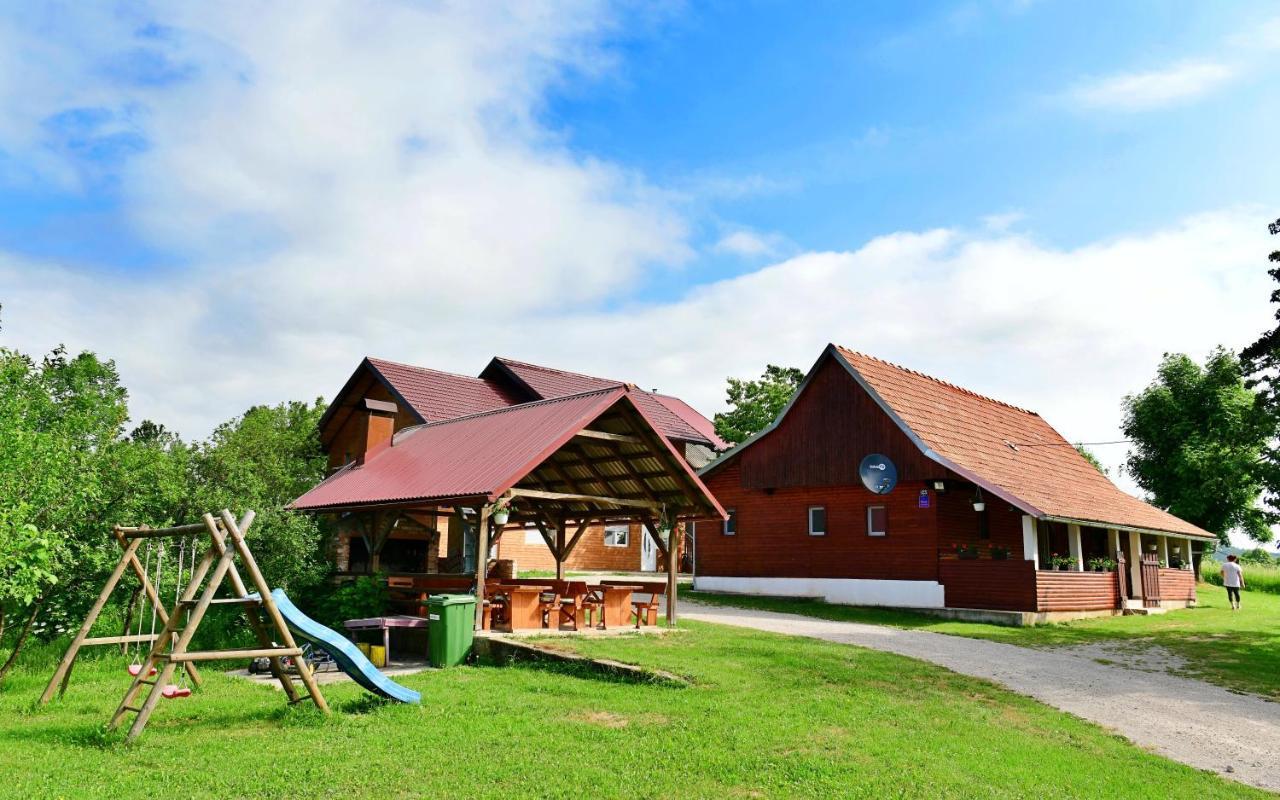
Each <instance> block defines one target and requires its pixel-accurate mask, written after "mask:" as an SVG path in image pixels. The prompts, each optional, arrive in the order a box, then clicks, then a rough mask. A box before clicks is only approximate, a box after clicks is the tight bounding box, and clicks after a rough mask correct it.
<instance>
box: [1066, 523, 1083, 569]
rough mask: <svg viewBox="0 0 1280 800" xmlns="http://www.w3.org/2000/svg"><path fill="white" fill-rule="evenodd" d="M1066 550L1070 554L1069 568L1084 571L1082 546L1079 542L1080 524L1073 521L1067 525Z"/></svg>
mask: <svg viewBox="0 0 1280 800" xmlns="http://www.w3.org/2000/svg"><path fill="white" fill-rule="evenodd" d="M1067 552H1068V554H1069V555H1070V556H1071V568H1072V569H1074V570H1075V571H1076V572H1084V547H1083V546H1082V545H1081V542H1080V526H1079V525H1076V524H1075V523H1071V524H1069V525H1067Z"/></svg>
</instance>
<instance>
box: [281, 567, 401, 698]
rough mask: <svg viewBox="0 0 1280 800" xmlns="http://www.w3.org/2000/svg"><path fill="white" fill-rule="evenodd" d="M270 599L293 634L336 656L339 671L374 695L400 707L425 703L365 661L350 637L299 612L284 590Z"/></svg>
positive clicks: (371, 663) (367, 660)
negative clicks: (405, 704) (394, 701)
mask: <svg viewBox="0 0 1280 800" xmlns="http://www.w3.org/2000/svg"><path fill="white" fill-rule="evenodd" d="M271 598H272V599H273V600H275V601H276V607H277V608H279V609H280V614H281V615H282V616H283V617H284V621H285V622H286V623H288V625H289V628H290V629H291V630H292V631H293V632H294V634H295V635H297V636H298V637H300V638H302V639H305V640H307V641H308V642H310V643H311V645H312V646H313V647H323V648H324V649H325V651H326V652H327V653H329V655H331V656H333V660H334V661H335V662H337V664H338V667H339V668H340V669H341V670H342V671H343V672H345V673H347V674H348V675H350V676H351V679H352V680H354V681H355V682H356V683H358V684H360V685H361V686H363V687H364V688H365V689H368V690H369V691H371V692H373V693H374V694H380V695H382V696H383V697H386V698H388V699H390V700H399V701H400V702H401V703H417V702H420V701H421V700H422V695H420V694H418V693H417V692H415V691H414V690H412V689H406V688H405V687H403V686H401V685H400V684H398V683H396V682H395V681H393V680H391V679H390V678H388V677H387V676H386V675H383V674H382V673H381V672H379V671H378V668H377V667H375V666H374V665H373V662H372V661H370V660H369V659H367V658H365V657H364V654H363V653H361V652H360V650H359V648H357V647H356V646H355V645H354V644H352V643H351V641H350V640H349V639H347V637H345V636H343V635H342V634H340V633H338V632H337V631H335V630H333V629H332V628H326V627H325V626H323V625H321V624H320V623H319V622H316V621H315V620H313V619H312V618H311V617H308V616H307V615H306V614H303V613H302V612H301V611H299V610H298V607H297V606H295V605H294V604H293V601H291V600H290V599H289V596H288V595H287V594H285V593H284V589H276V590H275V591H273V592H272V593H271Z"/></svg>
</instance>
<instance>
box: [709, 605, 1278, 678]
mask: <svg viewBox="0 0 1280 800" xmlns="http://www.w3.org/2000/svg"><path fill="white" fill-rule="evenodd" d="M1198 593H1199V597H1200V604H1199V606H1198V607H1197V608H1192V609H1181V610H1177V611H1169V612H1168V613H1166V614H1158V615H1152V616H1129V617H1096V618H1093V619H1083V620H1076V621H1073V622H1064V623H1058V624H1054V625H1037V626H1034V627H1025V628H1012V627H1005V626H1001V625H987V624H981V623H974V622H957V621H954V620H942V619H938V618H936V617H930V616H928V615H925V614H916V613H911V612H908V611H895V610H889V609H880V608H859V607H852V606H838V605H829V604H827V603H823V602H821V601H817V600H798V599H788V598H772V597H746V596H742V595H722V594H711V593H707V592H688V593H686V595H685V596H686V597H688V598H690V599H692V600H696V601H698V602H702V603H709V604H718V605H730V606H738V607H743V608H761V609H766V610H770V611H784V612H790V613H793V614H803V615H805V616H811V617H820V618H822V619H834V620H845V621H850V622H867V623H872V624H877V625H891V626H894V627H899V628H915V629H920V630H929V631H935V632H937V633H947V634H952V635H956V636H969V637H973V638H976V639H991V640H994V641H999V642H1007V643H1009V644H1018V645H1025V646H1028V647H1055V646H1058V647H1060V646H1069V645H1077V644H1088V643H1093V642H1107V643H1114V644H1118V645H1124V646H1132V647H1144V646H1147V645H1159V646H1161V647H1164V648H1167V649H1168V650H1169V651H1170V652H1172V653H1173V654H1174V655H1177V656H1180V657H1181V658H1183V659H1185V660H1186V667H1185V669H1184V670H1183V672H1185V673H1186V674H1188V675H1192V676H1195V677H1199V678H1203V679H1204V680H1208V681H1211V682H1213V683H1217V684H1219V685H1221V686H1225V687H1227V688H1230V689H1235V690H1238V691H1244V692H1252V693H1255V694H1260V695H1263V696H1264V697H1270V698H1273V699H1277V700H1280V678H1277V676H1278V675H1280V595H1275V594H1270V593H1265V592H1256V591H1245V592H1244V599H1243V602H1242V604H1241V605H1242V607H1243V608H1242V610H1241V611H1238V612H1234V611H1232V610H1231V609H1230V607H1229V606H1228V605H1227V599H1226V595H1225V590H1223V589H1221V588H1219V587H1217V586H1205V585H1203V584H1202V585H1201V586H1200V587H1199V590H1198Z"/></svg>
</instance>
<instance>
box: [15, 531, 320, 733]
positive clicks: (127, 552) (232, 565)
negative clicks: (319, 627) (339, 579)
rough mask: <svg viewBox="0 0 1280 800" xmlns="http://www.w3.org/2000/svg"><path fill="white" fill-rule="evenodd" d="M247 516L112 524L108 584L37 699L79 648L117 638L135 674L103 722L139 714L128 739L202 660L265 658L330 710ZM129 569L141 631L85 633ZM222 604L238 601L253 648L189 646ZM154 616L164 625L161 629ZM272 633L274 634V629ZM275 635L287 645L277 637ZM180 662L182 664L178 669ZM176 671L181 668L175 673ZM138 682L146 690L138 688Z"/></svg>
mask: <svg viewBox="0 0 1280 800" xmlns="http://www.w3.org/2000/svg"><path fill="white" fill-rule="evenodd" d="M253 518H254V512H252V511H249V512H247V513H246V514H245V515H244V517H243V518H242V519H241V520H240V522H239V523H237V522H236V520H235V518H234V517H233V516H231V512H230V511H227V510H226V509H223V511H222V512H221V514H220V515H219V517H217V518H215V517H214V516H213V515H212V514H205V515H204V517H203V522H200V523H196V524H193V525H179V526H177V527H173V528H148V527H145V526H143V527H133V528H126V527H121V526H119V525H117V526H116V527H115V528H114V529H113V531H112V533H113V535H114V536H115V539H116V542H117V543H118V544H119V545H120V547H121V548H122V549H123V550H124V553H123V554H122V555H121V557H120V561H119V562H118V563H117V564H116V567H115V569H114V570H113V571H112V573H111V576H110V577H109V578H108V579H107V582H106V585H105V586H103V588H102V592H101V593H100V594H99V595H98V599H97V601H96V602H95V603H94V604H93V606H92V607H91V608H90V609H89V613H88V615H87V616H86V617H85V620H84V623H83V624H82V625H81V626H80V630H79V631H78V632H77V633H76V635H75V638H74V639H72V640H71V645H70V646H69V647H68V648H67V652H66V653H65V654H63V656H62V660H61V661H60V662H59V663H58V668H57V670H55V671H54V673H53V677H51V678H50V679H49V685H48V686H46V687H45V690H44V694H42V695H41V696H40V704H41V705H44V704H46V703H48V702H49V701H50V700H51V699H53V695H54V693H55V692H57V693H58V694H59V696H61V695H62V694H63V693H65V692H66V690H67V685H68V683H70V681H71V668H72V667H73V666H74V664H75V660H76V656H77V655H79V653H80V648H82V647H85V646H93V645H121V646H123V647H124V648H125V654H126V655H128V654H129V652H130V650H132V653H133V658H132V661H131V662H130V664H129V665H128V667H127V671H128V673H129V675H131V676H132V678H133V680H132V682H131V683H130V685H129V688H128V689H127V690H126V691H125V693H124V698H123V699H122V700H121V701H120V705H119V706H117V708H116V711H115V713H114V714H113V715H112V716H111V722H110V723H109V724H108V726H107V728H108V730H115V729H116V728H118V727H119V726H120V724H121V723H122V722H123V721H124V719H125V718H126V717H127V716H128V715H129V714H135V715H136V716H135V717H134V719H133V724H132V725H131V726H130V728H129V733H128V739H129V740H133V739H135V738H137V737H138V735H140V734H141V733H142V730H143V728H145V727H146V725H147V720H148V719H150V717H151V713H152V712H153V711H154V710H155V707H156V705H157V704H158V703H159V701H160V699H161V698H165V699H177V698H183V697H189V696H190V695H191V692H192V686H195V687H199V686H200V685H201V679H200V671H199V670H198V669H197V668H196V664H195V662H198V661H215V660H222V659H242V658H250V659H253V658H266V659H268V663H269V664H270V669H271V674H272V675H273V676H275V678H276V679H277V680H279V681H280V685H281V686H282V687H283V688H284V691H285V695H286V697H287V698H288V701H289V704H290V705H295V704H297V703H301V702H305V701H307V700H310V701H311V702H312V703H313V704H315V706H316V708H318V709H320V710H321V711H322V712H324V713H326V714H327V713H329V705H328V703H326V702H325V699H324V696H323V695H322V694H321V693H320V687H319V686H318V685H317V684H316V681H315V676H314V675H313V674H312V671H311V668H310V667H309V665H308V664H307V663H306V659H304V658H302V655H303V652H302V649H301V648H299V647H298V645H297V643H296V642H295V641H294V638H293V634H292V633H291V632H290V630H289V627H288V625H287V624H286V623H285V620H284V617H283V616H282V615H281V614H280V609H279V608H278V607H277V606H276V604H275V601H274V600H273V599H272V597H271V589H270V588H269V587H268V586H267V582H266V580H265V579H264V578H263V577H262V572H261V571H260V570H259V569H258V564H257V561H255V560H254V558H253V553H252V552H250V551H249V547H248V545H246V544H245V541H244V532H245V531H247V530H248V529H249V526H250V525H252V524H253ZM202 534H207V535H208V539H209V545H208V547H206V548H205V549H204V551H203V553H202V554H201V555H200V557H199V559H197V557H196V556H197V552H198V551H199V550H200V547H199V545H198V542H199V541H200V539H202V538H203V536H202ZM171 540H177V542H176V548H177V551H178V555H177V567H176V573H175V575H174V576H173V578H172V581H173V598H174V599H173V606H172V607H171V608H166V607H165V605H164V602H163V600H162V597H161V592H163V591H165V589H166V586H165V580H166V578H165V571H164V560H165V549H166V547H169V548H172V547H174V546H175V544H174V543H173V542H172V541H171ZM144 542H145V543H146V548H145V550H144V551H143V558H142V559H141V560H139V558H138V550H139V549H141V547H142V544H143V543H144ZM153 555H154V561H153V560H152V556H153ZM237 556H238V557H239V561H240V565H241V567H243V569H244V571H245V572H246V573H247V574H248V576H249V579H250V581H251V583H252V584H253V588H254V590H255V593H253V594H250V592H249V589H248V587H247V586H246V585H245V582H244V580H243V579H242V578H241V576H240V569H239V568H237V566H236V557H237ZM128 569H132V570H133V573H134V574H135V575H136V576H137V578H138V581H139V582H140V583H141V584H142V594H141V596H140V603H141V608H140V610H139V613H138V624H137V633H129V632H128V631H126V632H125V633H124V635H121V636H95V637H91V636H89V632H90V630H91V629H92V628H93V625H94V623H95V622H96V621H97V619H98V616H99V615H100V614H101V613H102V609H103V608H104V607H105V606H106V604H107V601H108V600H109V599H110V598H111V595H112V593H113V592H114V591H115V589H116V587H117V586H118V585H119V583H120V580H121V578H122V577H123V576H124V574H125V571H126V570H128ZM184 572H185V578H186V579H185V582H184V580H183V576H184ZM206 578H207V579H208V580H207V581H206ZM224 580H230V583H231V589H232V593H231V595H230V596H226V597H215V595H216V593H217V591H218V589H219V587H220V586H221V585H222V583H223V581H224ZM202 586H203V589H202V588H201V587H202ZM197 594H198V595H199V596H198V597H197ZM221 604H234V605H239V606H241V607H243V609H244V612H245V616H246V617H247V618H248V621H249V626H250V627H251V628H252V629H253V632H254V634H255V635H256V637H257V639H258V643H259V645H260V647H259V648H257V649H249V650H244V649H240V650H190V649H188V648H189V646H190V644H191V640H192V638H193V637H194V636H195V633H196V630H197V629H198V628H199V626H200V622H201V620H202V619H204V615H205V612H207V611H208V609H209V606H211V605H221ZM147 605H150V606H151V631H150V633H143V631H142V629H143V625H144V619H143V618H144V616H145V610H146V606H147ZM264 616H265V618H266V619H265V621H264V619H263V617H264ZM157 622H159V623H160V630H159V631H158V632H157V630H156V623H157ZM272 632H274V633H275V634H276V635H275V636H274V637H273V636H272ZM275 641H280V642H283V643H284V644H283V645H277V644H275ZM144 643H149V645H150V647H149V649H148V651H147V654H146V656H145V657H143V656H142V645H143V644H144ZM131 645H132V648H131V647H130V646H131ZM283 658H292V660H293V665H294V667H295V669H296V670H297V673H298V678H299V679H300V680H301V681H302V684H303V687H304V688H305V689H306V693H305V694H299V693H298V690H297V688H296V687H295V686H294V683H293V679H292V678H291V677H290V675H289V673H288V671H287V670H286V669H285V666H284V664H283V663H282V661H281V659H283ZM179 668H181V670H180V671H179ZM175 671H178V675H177V677H176V679H175V675H174V673H175ZM144 687H150V688H148V689H144ZM144 691H145V693H146V696H145V698H143V699H142V701H141V703H140V704H138V698H139V696H140V695H141V694H142V693H143V692H144Z"/></svg>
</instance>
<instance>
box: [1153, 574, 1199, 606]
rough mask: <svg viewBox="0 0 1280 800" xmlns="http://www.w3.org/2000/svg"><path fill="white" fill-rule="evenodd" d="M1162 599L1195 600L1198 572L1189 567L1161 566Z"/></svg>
mask: <svg viewBox="0 0 1280 800" xmlns="http://www.w3.org/2000/svg"><path fill="white" fill-rule="evenodd" d="M1160 599H1162V600H1195V599H1196V574H1195V573H1194V572H1192V571H1191V570H1189V569H1172V568H1170V567H1161V568H1160Z"/></svg>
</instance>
